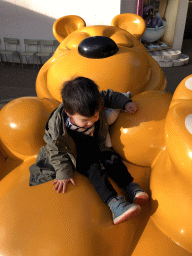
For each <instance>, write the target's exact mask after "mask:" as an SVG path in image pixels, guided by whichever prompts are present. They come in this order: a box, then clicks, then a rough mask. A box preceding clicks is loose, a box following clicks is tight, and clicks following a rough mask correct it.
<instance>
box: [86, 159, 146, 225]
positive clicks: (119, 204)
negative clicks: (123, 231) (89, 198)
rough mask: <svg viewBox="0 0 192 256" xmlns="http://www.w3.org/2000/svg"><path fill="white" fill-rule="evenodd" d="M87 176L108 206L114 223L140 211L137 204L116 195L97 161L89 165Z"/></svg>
mask: <svg viewBox="0 0 192 256" xmlns="http://www.w3.org/2000/svg"><path fill="white" fill-rule="evenodd" d="M87 176H88V178H89V180H90V182H91V183H92V184H93V186H94V188H95V190H96V191H97V193H98V194H99V196H100V197H101V199H102V200H103V202H104V203H107V204H108V206H109V207H110V209H111V211H112V214H113V222H114V224H119V223H121V222H124V221H126V220H128V219H129V218H131V217H133V216H136V215H137V214H139V213H140V210H141V209H140V206H139V205H136V204H129V203H128V202H127V201H126V200H125V198H124V197H123V196H120V197H117V192H116V191H115V189H114V188H113V186H112V185H111V183H110V182H109V180H108V178H107V174H106V171H105V169H102V168H101V166H100V164H99V163H98V164H93V165H91V167H90V168H89V170H88V172H87Z"/></svg>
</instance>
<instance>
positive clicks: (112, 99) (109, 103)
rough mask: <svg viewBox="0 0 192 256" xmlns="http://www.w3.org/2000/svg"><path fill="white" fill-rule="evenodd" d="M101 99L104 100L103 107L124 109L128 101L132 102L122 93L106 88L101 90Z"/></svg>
mask: <svg viewBox="0 0 192 256" xmlns="http://www.w3.org/2000/svg"><path fill="white" fill-rule="evenodd" d="M100 94H101V99H102V101H103V102H104V108H105V107H106V108H113V109H121V110H125V105H126V104H127V103H129V102H132V100H131V99H130V98H129V97H128V96H129V95H128V96H127V95H126V96H125V95H124V94H123V93H120V92H114V91H113V90H111V89H108V90H107V91H101V92H100Z"/></svg>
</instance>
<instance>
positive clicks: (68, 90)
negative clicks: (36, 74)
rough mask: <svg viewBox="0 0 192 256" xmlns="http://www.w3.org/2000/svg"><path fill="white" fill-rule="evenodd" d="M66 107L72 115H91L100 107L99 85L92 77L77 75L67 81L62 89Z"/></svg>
mask: <svg viewBox="0 0 192 256" xmlns="http://www.w3.org/2000/svg"><path fill="white" fill-rule="evenodd" d="M61 96H62V100H63V104H64V109H65V111H66V112H68V113H69V114H70V115H74V114H76V113H78V114H79V115H82V116H86V117H91V116H94V114H95V112H96V111H99V109H100V105H101V103H100V93H99V87H98V85H96V84H95V83H94V82H93V81H92V80H91V79H89V78H85V77H77V78H75V79H72V80H69V81H66V82H65V83H64V84H63V88H62V90H61Z"/></svg>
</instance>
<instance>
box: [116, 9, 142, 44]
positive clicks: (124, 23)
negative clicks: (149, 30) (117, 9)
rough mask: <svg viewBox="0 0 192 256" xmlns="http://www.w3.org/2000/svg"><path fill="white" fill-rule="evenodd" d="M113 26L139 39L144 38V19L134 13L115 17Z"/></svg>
mask: <svg viewBox="0 0 192 256" xmlns="http://www.w3.org/2000/svg"><path fill="white" fill-rule="evenodd" d="M111 26H116V27H119V28H122V29H124V30H126V31H128V32H129V33H131V34H132V35H133V36H134V37H135V38H137V39H140V38H141V37H142V35H143V34H144V32H145V29H146V24H145V21H144V19H143V18H142V17H141V16H139V15H137V14H134V13H123V14H119V15H117V16H115V17H114V18H113V20H112V21H111Z"/></svg>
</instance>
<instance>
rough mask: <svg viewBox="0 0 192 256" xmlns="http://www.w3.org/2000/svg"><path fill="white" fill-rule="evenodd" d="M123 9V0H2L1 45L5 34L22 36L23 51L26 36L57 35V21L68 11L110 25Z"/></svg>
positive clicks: (87, 19) (0, 8)
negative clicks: (121, 0)
mask: <svg viewBox="0 0 192 256" xmlns="http://www.w3.org/2000/svg"><path fill="white" fill-rule="evenodd" d="M119 13H120V0H95V1H93V0H92V1H90V0H54V1H47V0H0V36H1V44H0V48H1V49H3V48H4V42H3V38H4V37H16V38H19V40H20V44H19V48H18V50H19V51H24V42H23V39H24V38H30V39H32V38H33V39H55V38H54V36H53V33H52V26H53V23H54V21H55V20H56V19H57V18H60V17H62V16H65V15H72V14H73V15H78V16H81V17H82V18H83V19H84V20H85V22H86V24H87V26H89V25H94V24H98V25H100V24H104V25H105V24H106V25H108V24H110V23H111V20H112V19H113V17H114V16H116V15H117V14H119ZM15 57H17V56H15ZM3 59H4V58H3ZM8 60H9V61H11V59H10V58H9V57H8Z"/></svg>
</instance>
